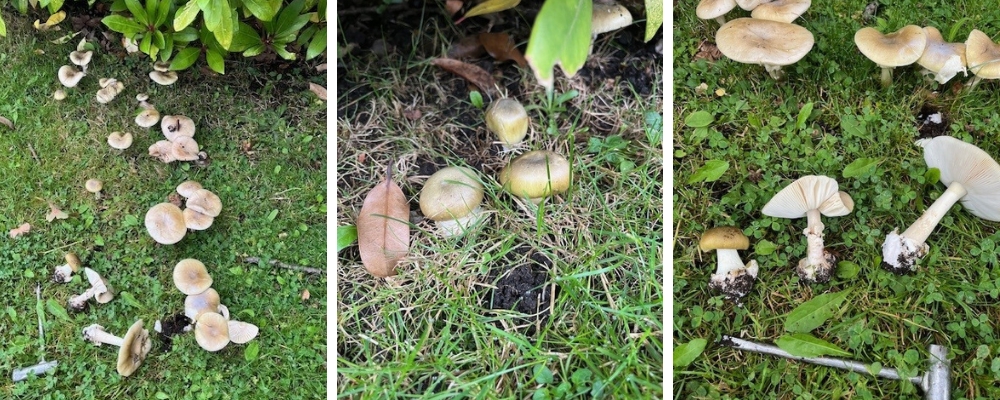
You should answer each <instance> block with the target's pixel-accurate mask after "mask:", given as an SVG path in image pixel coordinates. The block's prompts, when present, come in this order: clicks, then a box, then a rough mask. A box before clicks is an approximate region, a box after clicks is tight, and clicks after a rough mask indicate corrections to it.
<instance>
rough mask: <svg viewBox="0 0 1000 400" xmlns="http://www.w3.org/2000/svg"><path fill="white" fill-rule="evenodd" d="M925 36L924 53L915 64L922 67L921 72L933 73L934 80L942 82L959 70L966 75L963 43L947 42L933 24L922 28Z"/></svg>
mask: <svg viewBox="0 0 1000 400" xmlns="http://www.w3.org/2000/svg"><path fill="white" fill-rule="evenodd" d="M924 35H926V36H927V46H926V47H924V53H923V54H921V55H920V58H919V59H917V65H920V66H921V67H923V73H924V74H928V75H934V80H935V81H937V82H938V83H941V84H944V83H945V82H948V81H949V80H950V79H951V78H953V77H955V75H957V74H958V73H959V72H961V73H962V74H963V75H966V76H968V72H967V71H966V69H965V65H966V61H965V43H948V42H945V41H944V37H942V36H941V32H940V31H938V30H937V28H935V27H933V26H928V27H925V28H924Z"/></svg>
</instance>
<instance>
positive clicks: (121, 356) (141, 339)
mask: <svg viewBox="0 0 1000 400" xmlns="http://www.w3.org/2000/svg"><path fill="white" fill-rule="evenodd" d="M152 348H153V343H152V342H150V341H149V331H147V330H145V329H142V320H141V319H140V320H138V321H135V323H134V324H132V327H131V328H129V329H128V332H126V333H125V337H123V338H122V347H121V348H120V349H118V365H117V369H118V373H119V374H121V375H122V376H129V375H132V373H133V372H135V370H136V369H139V365H141V364H142V360H145V359H146V354H149V350H150V349H152Z"/></svg>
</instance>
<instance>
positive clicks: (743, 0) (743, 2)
mask: <svg viewBox="0 0 1000 400" xmlns="http://www.w3.org/2000/svg"><path fill="white" fill-rule="evenodd" d="M767 1H768V0H736V5H738V6H740V8H742V9H744V10H746V11H753V10H754V9H755V8H757V7H758V6H760V5H761V3H766V2H767Z"/></svg>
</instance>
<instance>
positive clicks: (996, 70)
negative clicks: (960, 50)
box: [965, 29, 1000, 90]
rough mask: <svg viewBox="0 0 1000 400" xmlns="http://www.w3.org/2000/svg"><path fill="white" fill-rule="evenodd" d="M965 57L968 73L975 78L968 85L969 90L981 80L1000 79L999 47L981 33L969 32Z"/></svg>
mask: <svg viewBox="0 0 1000 400" xmlns="http://www.w3.org/2000/svg"><path fill="white" fill-rule="evenodd" d="M965 57H966V60H967V61H968V66H969V71H971V72H972V74H973V75H975V76H976V77H975V78H972V81H971V82H969V83H968V85H969V90H972V89H974V88H975V87H976V85H979V82H981V81H982V80H983V79H1000V62H998V61H1000V45H998V44H996V43H994V42H993V39H990V37H989V36H986V34H985V33H983V31H980V30H978V29H973V30H972V32H969V38H968V39H966V40H965Z"/></svg>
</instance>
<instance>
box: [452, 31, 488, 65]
mask: <svg viewBox="0 0 1000 400" xmlns="http://www.w3.org/2000/svg"><path fill="white" fill-rule="evenodd" d="M485 53H486V49H485V48H483V44H482V43H479V35H478V34H477V35H472V36H466V37H464V38H462V40H459V41H458V42H457V43H455V44H454V45H452V46H451V48H450V49H448V57H450V58H456V59H457V58H472V57H479V56H481V55H483V54H485Z"/></svg>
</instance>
